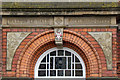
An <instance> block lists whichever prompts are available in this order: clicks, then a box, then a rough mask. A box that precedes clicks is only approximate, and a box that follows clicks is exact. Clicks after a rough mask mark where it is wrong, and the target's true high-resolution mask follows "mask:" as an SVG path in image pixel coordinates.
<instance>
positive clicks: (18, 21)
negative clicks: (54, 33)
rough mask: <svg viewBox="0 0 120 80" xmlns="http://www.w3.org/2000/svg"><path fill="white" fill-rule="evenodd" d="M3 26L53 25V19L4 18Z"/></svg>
mask: <svg viewBox="0 0 120 80" xmlns="http://www.w3.org/2000/svg"><path fill="white" fill-rule="evenodd" d="M3 25H36V27H37V26H38V25H53V18H52V17H22V18H21V17H14V18H13V17H12V18H3Z"/></svg>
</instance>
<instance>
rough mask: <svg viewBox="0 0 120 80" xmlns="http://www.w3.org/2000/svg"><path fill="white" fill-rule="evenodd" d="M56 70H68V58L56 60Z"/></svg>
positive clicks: (57, 58)
mask: <svg viewBox="0 0 120 80" xmlns="http://www.w3.org/2000/svg"><path fill="white" fill-rule="evenodd" d="M55 69H66V58H65V57H56V58H55Z"/></svg>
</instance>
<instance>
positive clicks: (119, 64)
mask: <svg viewBox="0 0 120 80" xmlns="http://www.w3.org/2000/svg"><path fill="white" fill-rule="evenodd" d="M117 73H118V77H119V78H120V31H118V63H117Z"/></svg>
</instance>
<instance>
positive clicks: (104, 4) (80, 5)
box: [2, 2, 120, 10]
mask: <svg viewBox="0 0 120 80" xmlns="http://www.w3.org/2000/svg"><path fill="white" fill-rule="evenodd" d="M119 7H120V5H119V3H118V2H3V3H2V8H3V9H4V8H7V9H8V8H9V9H10V8H24V9H25V8H29V9H33V8H34V9H35V8H40V9H44V8H49V9H50V8H57V9H59V8H64V9H65V8H76V9H77V8H81V9H83V8H88V9H90V8H94V9H96V8H100V9H106V8H115V9H116V8H119ZM108 10H112V9H108Z"/></svg>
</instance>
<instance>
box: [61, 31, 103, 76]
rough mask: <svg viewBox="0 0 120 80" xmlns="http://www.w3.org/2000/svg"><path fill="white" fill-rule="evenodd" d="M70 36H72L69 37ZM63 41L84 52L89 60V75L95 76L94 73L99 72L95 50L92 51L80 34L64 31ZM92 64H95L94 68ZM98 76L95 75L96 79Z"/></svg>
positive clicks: (91, 47) (88, 43)
mask: <svg viewBox="0 0 120 80" xmlns="http://www.w3.org/2000/svg"><path fill="white" fill-rule="evenodd" d="M70 35H72V36H71V37H70ZM63 40H64V41H68V42H70V43H72V44H75V45H76V46H78V47H79V48H80V49H81V50H82V51H83V52H84V54H85V55H86V56H87V58H88V60H89V64H90V73H91V74H96V72H95V71H99V72H100V70H99V66H100V65H101V64H99V56H98V54H97V52H96V50H95V49H93V48H94V47H93V46H92V45H91V44H90V42H89V41H88V40H87V39H85V38H84V37H83V36H82V35H80V34H77V33H75V32H72V31H68V30H66V31H64V36H63ZM97 58H98V59H97ZM94 64H96V66H94ZM99 74H101V73H99ZM99 74H96V75H98V76H96V77H99ZM91 77H92V76H91Z"/></svg>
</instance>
